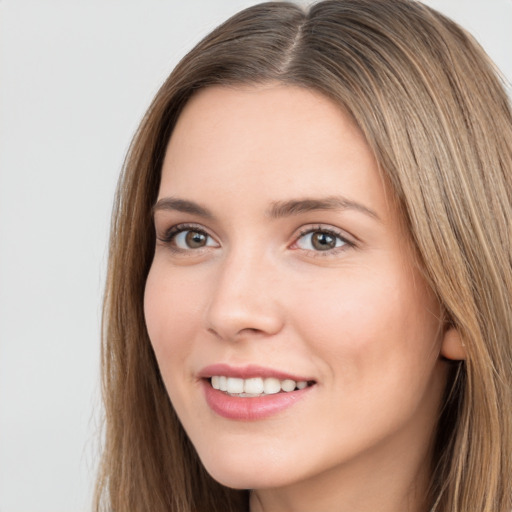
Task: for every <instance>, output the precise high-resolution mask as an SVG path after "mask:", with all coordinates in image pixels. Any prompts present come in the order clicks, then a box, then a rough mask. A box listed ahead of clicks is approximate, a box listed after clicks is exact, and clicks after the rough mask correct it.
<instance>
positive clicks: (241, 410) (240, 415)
mask: <svg viewBox="0 0 512 512" xmlns="http://www.w3.org/2000/svg"><path fill="white" fill-rule="evenodd" d="M214 375H223V376H226V377H238V378H241V379H248V378H251V377H263V378H266V377H274V378H277V379H279V380H284V379H292V380H294V381H295V382H300V381H312V380H313V379H308V378H305V377H297V376H294V375H290V374H288V373H283V372H281V371H276V370H272V369H270V368H264V367H260V366H254V365H249V366H244V367H238V368H237V367H232V366H229V365H226V364H215V365H211V366H207V367H206V368H203V369H202V370H201V372H200V373H199V376H200V377H201V379H202V381H201V384H202V386H203V391H204V394H205V398H206V403H207V404H208V406H209V407H210V409H211V410H212V411H213V412H215V413H216V414H218V415H219V416H222V417H224V418H227V419H230V420H241V421H256V420H262V419H265V418H268V417H269V416H273V415H275V414H278V413H280V412H281V411H284V410H285V409H288V408H289V407H292V406H293V405H294V404H296V403H297V402H298V401H299V400H301V399H302V398H304V397H305V396H306V395H307V394H308V393H309V391H310V390H311V389H312V388H313V386H308V387H306V388H304V389H300V390H295V391H291V392H288V393H283V392H281V393H276V394H274V395H266V396H261V397H252V398H250V397H239V396H231V395H228V394H226V393H224V392H223V391H219V390H217V389H214V388H213V387H212V386H211V384H210V381H209V377H212V376H214Z"/></svg>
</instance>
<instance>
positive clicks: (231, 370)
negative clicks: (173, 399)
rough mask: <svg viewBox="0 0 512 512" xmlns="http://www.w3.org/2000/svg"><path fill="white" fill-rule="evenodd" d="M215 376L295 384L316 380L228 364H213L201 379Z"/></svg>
mask: <svg viewBox="0 0 512 512" xmlns="http://www.w3.org/2000/svg"><path fill="white" fill-rule="evenodd" d="M214 375H224V376H226V377H238V378H239V379H250V378H251V377H263V378H267V377H274V378H275V379H279V380H285V379H291V380H294V381H295V382H301V381H307V382H309V381H313V380H315V379H313V378H311V377H300V376H298V375H292V374H290V373H285V372H282V371H280V370H273V369H271V368H265V367H263V366H257V365H252V364H250V365H247V366H240V367H235V366H230V365H228V364H223V363H220V364H212V365H210V366H206V367H205V368H203V369H202V370H201V371H200V372H199V377H200V378H202V379H208V378H210V377H213V376H214Z"/></svg>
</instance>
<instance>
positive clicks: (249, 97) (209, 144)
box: [159, 83, 388, 212]
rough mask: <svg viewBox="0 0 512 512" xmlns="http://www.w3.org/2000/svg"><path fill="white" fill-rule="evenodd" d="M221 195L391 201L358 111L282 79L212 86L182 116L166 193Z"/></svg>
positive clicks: (167, 165) (245, 199) (199, 197)
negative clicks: (352, 113)
mask: <svg viewBox="0 0 512 512" xmlns="http://www.w3.org/2000/svg"><path fill="white" fill-rule="evenodd" d="M212 193H213V194H214V195H212ZM219 194H221V195H222V198H223V200H226V199H229V200H230V202H232V203H233V202H235V199H238V200H239V203H240V204H239V205H238V206H242V205H243V206H244V207H245V208H247V207H248V205H249V204H252V203H254V202H255V201H256V200H259V201H260V202H262V203H263V202H267V203H268V202H271V201H281V200H286V199H293V198H297V197H320V196H332V195H338V194H341V195H349V196H351V198H352V199H354V200H358V201H363V200H364V202H367V203H371V205H372V208H373V209H376V208H378V209H380V210H381V212H383V211H384V210H387V208H388V205H387V193H386V189H385V187H384V184H383V182H382V179H381V174H380V171H379V168H378V165H377V163H376V161H375V158H374V156H373V154H372V152H371V150H370V149H369V147H368V144H367V142H366V140H365V138H364V136H363V134H362V133H361V131H360V130H359V128H358V127H357V125H356V124H355V122H354V121H353V120H352V118H351V117H350V116H349V115H347V114H346V113H345V112H344V110H343V109H342V108H341V107H340V106H339V105H338V104H336V103H335V102H334V101H332V100H330V99H329V98H327V97H326V96H324V95H322V94H320V93H319V92H316V91H313V90H309V89H305V88H301V87H295V86H288V85H282V84H275V83H273V84H265V85H258V86H243V87H241V86H237V87H211V88H207V89H204V90H202V91H200V92H199V93H198V94H197V95H195V96H194V97H193V98H192V99H191V100H190V101H189V103H188V104H187V105H186V107H185V108H184V110H183V112H182V114H181V116H180V118H179V119H178V122H177V124H176V126H175V129H174V131H173V134H172V136H171V138H170V141H169V144H168V147H167V151H166V156H165V160H164V165H163V169H162V182H161V189H160V194H159V197H163V196H175V195H179V196H186V197H187V199H193V200H196V201H200V202H205V201H206V202H208V203H211V202H212V201H213V200H214V198H215V197H220V196H219ZM224 206H225V207H226V208H227V207H228V205H227V204H226V203H224Z"/></svg>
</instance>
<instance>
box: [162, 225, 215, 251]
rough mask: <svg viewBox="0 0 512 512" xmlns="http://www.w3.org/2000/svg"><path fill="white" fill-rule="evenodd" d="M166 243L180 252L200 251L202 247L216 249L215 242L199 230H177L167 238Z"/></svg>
mask: <svg viewBox="0 0 512 512" xmlns="http://www.w3.org/2000/svg"><path fill="white" fill-rule="evenodd" d="M167 242H168V243H170V244H171V245H173V246H175V247H176V248H178V249H179V250H182V251H191V250H194V249H202V248H204V247H218V244H217V243H216V242H215V240H214V239H213V238H212V237H211V236H210V235H208V234H207V233H205V232H204V231H201V230H200V229H185V228H181V229H180V228H179V227H178V228H177V230H176V231H175V232H174V233H171V234H170V235H169V236H168V237H167Z"/></svg>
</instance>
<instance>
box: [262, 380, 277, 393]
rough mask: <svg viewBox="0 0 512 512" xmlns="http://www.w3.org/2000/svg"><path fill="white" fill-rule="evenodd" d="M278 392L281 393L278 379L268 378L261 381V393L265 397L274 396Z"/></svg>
mask: <svg viewBox="0 0 512 512" xmlns="http://www.w3.org/2000/svg"><path fill="white" fill-rule="evenodd" d="M279 391H281V381H280V380H279V379H274V378H273V377H269V378H268V379H265V380H264V381H263V392H264V393H265V394H266V395H275V394H276V393H279Z"/></svg>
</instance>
